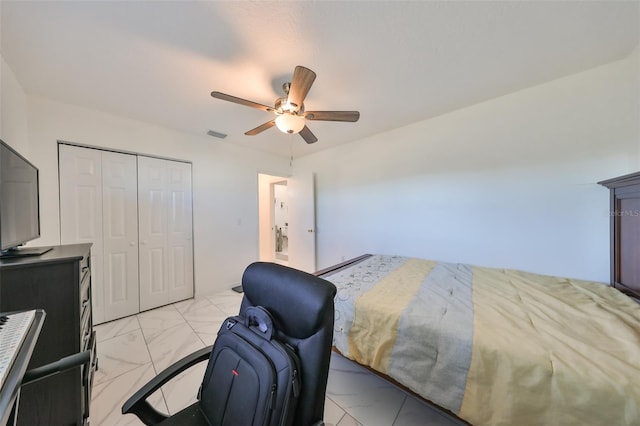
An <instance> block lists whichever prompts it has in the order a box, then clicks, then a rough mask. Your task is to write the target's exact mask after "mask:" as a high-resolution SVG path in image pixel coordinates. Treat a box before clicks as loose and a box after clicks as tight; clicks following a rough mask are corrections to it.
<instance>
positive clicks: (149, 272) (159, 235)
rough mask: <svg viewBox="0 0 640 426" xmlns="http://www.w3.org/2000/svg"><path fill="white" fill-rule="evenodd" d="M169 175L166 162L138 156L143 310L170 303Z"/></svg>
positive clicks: (141, 305) (141, 296) (141, 297)
mask: <svg viewBox="0 0 640 426" xmlns="http://www.w3.org/2000/svg"><path fill="white" fill-rule="evenodd" d="M166 186H167V172H166V164H165V161H164V160H159V159H156V158H149V157H143V156H139V157H138V215H139V216H138V217H139V218H138V224H139V239H140V250H139V257H140V309H141V310H147V309H151V308H155V307H157V306H162V305H166V304H167V303H169V288H168V284H167V276H168V266H167V257H168V254H167V212H168V204H169V203H168V198H167V195H168V192H167V189H166Z"/></svg>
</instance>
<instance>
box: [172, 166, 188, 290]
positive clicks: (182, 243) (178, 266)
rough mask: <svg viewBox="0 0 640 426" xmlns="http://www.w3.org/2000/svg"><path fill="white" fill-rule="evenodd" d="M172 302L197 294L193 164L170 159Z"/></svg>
mask: <svg viewBox="0 0 640 426" xmlns="http://www.w3.org/2000/svg"><path fill="white" fill-rule="evenodd" d="M168 173H169V182H168V191H169V212H168V215H169V224H168V225H169V227H168V229H169V232H168V242H167V244H168V250H169V262H168V267H169V277H170V279H169V301H170V302H177V301H178V300H183V299H187V298H190V297H193V239H192V235H193V215H192V197H191V164H187V163H179V162H176V161H169V162H168Z"/></svg>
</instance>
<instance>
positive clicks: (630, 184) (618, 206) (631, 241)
mask: <svg viewBox="0 0 640 426" xmlns="http://www.w3.org/2000/svg"><path fill="white" fill-rule="evenodd" d="M598 183H599V184H600V185H603V186H606V187H607V188H609V192H610V194H611V195H610V199H611V201H610V208H609V215H610V217H611V284H612V285H613V286H614V287H615V288H617V289H619V290H620V291H622V292H624V293H626V294H628V295H630V296H632V297H635V298H640V172H638V173H632V174H628V175H624V176H620V177H617V178H613V179H608V180H603V181H602V182H598Z"/></svg>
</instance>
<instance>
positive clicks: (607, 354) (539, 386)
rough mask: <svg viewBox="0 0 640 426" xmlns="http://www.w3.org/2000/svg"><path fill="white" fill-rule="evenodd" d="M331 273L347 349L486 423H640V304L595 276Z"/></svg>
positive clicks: (450, 267)
mask: <svg viewBox="0 0 640 426" xmlns="http://www.w3.org/2000/svg"><path fill="white" fill-rule="evenodd" d="M328 279H329V280H330V281H332V282H334V283H335V284H336V285H337V286H338V295H337V298H336V309H337V314H336V329H335V333H334V335H335V338H334V339H335V341H334V343H335V345H336V347H337V348H338V349H339V350H340V351H341V352H342V353H343V354H345V355H346V356H348V357H350V358H352V359H354V360H356V361H358V362H360V363H362V364H365V365H369V366H371V367H373V368H374V369H376V370H378V371H380V372H382V373H384V374H387V375H389V376H391V377H393V378H394V379H396V380H398V381H399V382H400V383H402V384H404V385H406V386H407V387H409V388H411V389H412V390H414V391H416V392H417V393H419V394H421V395H422V396H424V397H425V398H427V399H429V400H432V401H434V402H436V403H437V404H439V405H441V406H442V407H444V408H446V409H448V410H450V411H452V412H454V413H455V414H457V415H458V416H459V417H461V418H462V419H465V420H467V421H469V422H470V423H472V424H476V425H611V426H613V425H640V305H638V304H637V303H635V302H633V301H632V300H631V299H629V298H628V297H626V296H624V295H622V294H621V293H619V292H618V291H617V290H615V289H613V288H610V287H607V286H605V285H602V284H599V283H593V282H585V281H579V280H571V279H566V278H557V277H550V276H544V275H537V274H531V273H525V272H521V271H514V270H504V269H490V268H480V267H474V266H471V265H461V264H449V263H441V262H434V261H429V260H422V259H410V258H403V257H397V256H374V257H373V258H371V259H369V260H366V261H364V262H361V263H360V264H358V265H355V266H353V267H352V268H350V269H349V270H347V271H343V272H339V273H337V274H335V275H333V276H331V277H328Z"/></svg>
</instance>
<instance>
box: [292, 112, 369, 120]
mask: <svg viewBox="0 0 640 426" xmlns="http://www.w3.org/2000/svg"><path fill="white" fill-rule="evenodd" d="M304 118H306V119H307V120H320V121H349V122H355V121H358V119H359V118H360V113H359V112H358V111H307V112H305V114H304Z"/></svg>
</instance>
